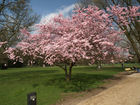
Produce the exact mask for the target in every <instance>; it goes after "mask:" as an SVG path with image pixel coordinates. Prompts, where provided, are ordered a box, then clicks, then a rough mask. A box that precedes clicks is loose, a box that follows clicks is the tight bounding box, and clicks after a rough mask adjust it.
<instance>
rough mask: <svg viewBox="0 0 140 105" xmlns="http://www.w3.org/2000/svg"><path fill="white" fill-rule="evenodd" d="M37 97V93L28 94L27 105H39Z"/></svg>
mask: <svg viewBox="0 0 140 105" xmlns="http://www.w3.org/2000/svg"><path fill="white" fill-rule="evenodd" d="M36 101H37V96H36V92H32V93H29V94H27V105H37V102H36Z"/></svg>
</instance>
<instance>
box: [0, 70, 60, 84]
mask: <svg viewBox="0 0 140 105" xmlns="http://www.w3.org/2000/svg"><path fill="white" fill-rule="evenodd" d="M56 72H58V70H40V71H22V72H14V73H6V74H0V81H2V80H4V81H5V80H13V81H15V80H18V81H22V80H26V79H28V80H32V79H36V78H38V77H46V76H47V75H48V74H52V73H56Z"/></svg>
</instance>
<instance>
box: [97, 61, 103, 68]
mask: <svg viewBox="0 0 140 105" xmlns="http://www.w3.org/2000/svg"><path fill="white" fill-rule="evenodd" d="M101 67H102V65H101V61H98V62H97V69H98V70H99V69H101Z"/></svg>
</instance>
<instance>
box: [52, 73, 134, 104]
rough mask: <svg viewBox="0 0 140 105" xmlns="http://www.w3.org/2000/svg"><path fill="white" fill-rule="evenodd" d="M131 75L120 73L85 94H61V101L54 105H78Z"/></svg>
mask: <svg viewBox="0 0 140 105" xmlns="http://www.w3.org/2000/svg"><path fill="white" fill-rule="evenodd" d="M130 74H133V73H131V72H121V73H119V74H117V75H115V76H114V77H113V78H111V79H107V80H104V82H105V83H104V84H103V85H102V86H100V87H98V88H96V89H93V90H88V91H85V92H79V93H66V94H62V97H63V98H62V99H61V100H59V101H58V102H57V103H56V104H55V105H76V104H78V103H80V102H81V101H82V100H86V99H88V98H90V97H93V96H95V95H97V94H99V93H101V92H102V91H104V90H106V89H108V88H110V87H112V86H114V85H116V84H118V83H119V82H120V81H121V80H122V79H124V78H126V76H127V75H130Z"/></svg>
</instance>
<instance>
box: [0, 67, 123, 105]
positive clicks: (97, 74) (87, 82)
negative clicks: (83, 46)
mask: <svg viewBox="0 0 140 105" xmlns="http://www.w3.org/2000/svg"><path fill="white" fill-rule="evenodd" d="M121 71H122V69H121V68H120V67H119V66H117V67H116V66H106V67H104V68H103V69H102V70H99V71H98V70H96V69H95V66H76V67H74V68H73V71H72V72H73V73H72V81H70V82H66V81H65V78H64V71H63V70H61V69H60V68H58V67H46V68H42V67H33V68H29V67H27V68H9V69H8V70H0V105H27V99H26V98H27V94H28V93H30V92H34V91H35V92H37V101H38V102H37V103H38V105H51V104H54V103H56V102H57V101H58V100H59V99H61V95H62V93H67V92H81V91H85V90H89V89H93V88H97V87H99V86H100V85H101V84H103V83H104V82H103V80H104V79H109V78H112V77H113V75H114V74H116V73H118V72H121Z"/></svg>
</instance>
